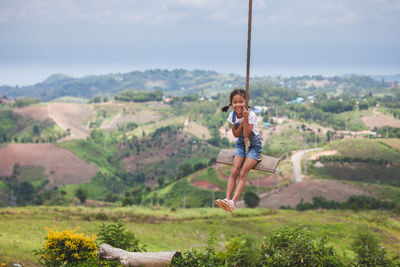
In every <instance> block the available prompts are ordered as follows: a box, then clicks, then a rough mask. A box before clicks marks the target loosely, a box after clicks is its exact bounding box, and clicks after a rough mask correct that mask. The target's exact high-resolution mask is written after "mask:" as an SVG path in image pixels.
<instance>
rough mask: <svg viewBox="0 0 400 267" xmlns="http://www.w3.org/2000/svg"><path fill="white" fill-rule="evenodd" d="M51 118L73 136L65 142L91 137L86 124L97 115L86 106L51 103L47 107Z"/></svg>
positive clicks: (91, 108)
mask: <svg viewBox="0 0 400 267" xmlns="http://www.w3.org/2000/svg"><path fill="white" fill-rule="evenodd" d="M47 107H48V112H49V117H50V118H52V119H53V120H54V121H55V122H56V123H57V124H58V126H60V127H61V128H62V129H63V130H67V129H70V130H71V135H70V136H68V137H66V138H65V139H63V140H70V139H86V137H88V136H89V135H90V131H89V128H88V127H87V126H85V125H84V124H85V122H86V120H87V118H88V117H89V116H93V115H95V112H94V110H93V107H92V106H90V105H86V104H67V103H51V104H48V105H47Z"/></svg>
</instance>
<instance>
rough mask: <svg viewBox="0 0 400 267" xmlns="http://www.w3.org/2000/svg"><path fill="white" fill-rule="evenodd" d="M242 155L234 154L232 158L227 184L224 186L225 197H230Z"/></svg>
mask: <svg viewBox="0 0 400 267" xmlns="http://www.w3.org/2000/svg"><path fill="white" fill-rule="evenodd" d="M244 159H245V158H244V157H241V156H235V157H234V158H233V165H232V169H231V174H230V175H229V180H228V186H227V187H226V199H231V198H232V193H233V189H235V185H236V178H237V177H238V175H239V172H240V167H242V164H243V161H244Z"/></svg>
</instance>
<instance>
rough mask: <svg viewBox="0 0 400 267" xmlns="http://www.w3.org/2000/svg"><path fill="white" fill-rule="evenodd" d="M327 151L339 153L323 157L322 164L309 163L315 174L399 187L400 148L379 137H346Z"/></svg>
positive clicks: (330, 145)
mask: <svg viewBox="0 0 400 267" xmlns="http://www.w3.org/2000/svg"><path fill="white" fill-rule="evenodd" d="M324 150H335V151H338V154H337V155H331V156H322V157H320V158H319V161H320V162H322V164H323V167H315V165H314V164H312V165H311V166H310V172H311V173H312V174H313V175H315V176H316V177H322V178H332V179H339V180H349V181H359V182H368V183H374V184H386V185H393V186H397V187H399V186H400V180H399V173H400V151H399V150H397V149H395V148H393V147H391V146H389V145H387V144H386V143H384V142H381V141H380V140H379V139H376V140H374V139H346V140H342V141H336V142H333V143H331V144H329V145H327V146H326V147H325V148H324Z"/></svg>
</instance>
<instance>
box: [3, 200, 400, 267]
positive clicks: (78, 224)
mask: <svg viewBox="0 0 400 267" xmlns="http://www.w3.org/2000/svg"><path fill="white" fill-rule="evenodd" d="M0 215H1V216H0V229H1V232H0V259H1V260H0V261H1V262H6V263H11V262H13V263H14V262H17V263H20V264H23V266H36V265H35V256H34V254H33V250H37V249H40V248H42V247H43V245H44V242H45V240H44V237H45V235H46V233H47V230H46V228H53V229H54V228H55V229H57V230H60V231H62V230H66V229H71V228H72V229H75V228H79V230H78V232H80V233H85V234H86V235H89V236H90V235H92V234H97V233H98V231H99V227H100V225H101V224H102V223H105V224H110V223H114V222H117V221H122V222H124V223H125V226H126V228H127V229H128V230H132V231H134V232H135V233H136V236H137V237H138V238H139V240H140V241H141V242H143V243H145V244H146V245H147V246H148V247H147V250H148V251H167V250H179V251H187V250H189V249H192V248H197V249H203V248H204V246H205V245H206V240H207V237H208V235H209V233H210V232H211V231H212V230H215V234H216V239H217V249H218V250H224V243H225V242H226V241H229V240H230V239H231V238H233V237H238V236H243V235H245V234H250V235H252V236H254V237H255V238H256V240H257V241H259V242H261V240H262V239H263V237H265V236H268V235H270V234H271V233H272V232H273V231H274V230H276V229H278V228H280V227H282V226H293V227H294V226H298V225H302V226H305V227H307V228H308V229H309V230H310V231H311V233H312V234H313V236H314V237H316V238H318V236H322V235H327V236H328V238H329V240H330V244H331V245H333V246H334V247H335V248H336V249H337V250H338V251H339V253H346V255H348V256H352V255H354V254H353V252H351V251H350V244H351V242H352V240H353V236H354V232H353V231H354V229H355V227H357V226H358V225H360V224H364V225H367V226H368V227H370V228H371V229H372V230H373V231H374V232H375V233H376V234H377V236H378V237H379V240H380V244H381V245H382V246H385V247H386V248H387V250H388V252H389V254H390V255H393V254H395V253H396V252H398V248H399V247H400V222H399V218H398V216H395V215H394V214H392V213H387V212H381V211H368V212H358V213H355V212H352V211H333V210H330V211H326V210H319V211H307V212H298V211H286V210H279V211H277V210H267V209H238V210H237V211H236V212H235V214H234V215H231V214H229V213H226V212H224V211H223V210H221V209H217V208H214V209H213V208H201V209H176V210H175V209H172V210H171V209H165V208H157V207H153V208H144V207H131V208H119V207H115V208H87V207H43V206H41V207H24V208H1V209H0ZM27 218H29V223H27Z"/></svg>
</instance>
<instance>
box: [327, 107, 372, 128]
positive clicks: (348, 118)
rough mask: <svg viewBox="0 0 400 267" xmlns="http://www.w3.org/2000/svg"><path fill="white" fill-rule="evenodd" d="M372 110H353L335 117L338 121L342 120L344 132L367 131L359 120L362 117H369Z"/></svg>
mask: <svg viewBox="0 0 400 267" xmlns="http://www.w3.org/2000/svg"><path fill="white" fill-rule="evenodd" d="M372 114H373V113H372V110H371V109H369V110H362V111H359V110H353V111H348V112H343V113H340V114H337V115H335V117H337V118H338V119H339V120H342V121H344V122H345V126H346V125H347V127H346V128H347V129H346V130H350V131H362V130H367V127H366V126H365V124H364V122H363V121H362V120H361V117H362V116H371V115H372Z"/></svg>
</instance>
